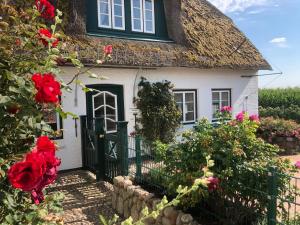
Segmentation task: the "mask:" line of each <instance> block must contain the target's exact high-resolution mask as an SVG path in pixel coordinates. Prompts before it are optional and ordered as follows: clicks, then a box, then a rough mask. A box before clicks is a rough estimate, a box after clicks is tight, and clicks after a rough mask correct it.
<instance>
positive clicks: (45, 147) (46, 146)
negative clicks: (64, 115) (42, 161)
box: [36, 136, 56, 155]
mask: <svg viewBox="0 0 300 225" xmlns="http://www.w3.org/2000/svg"><path fill="white" fill-rule="evenodd" d="M36 148H37V152H38V153H50V154H52V155H55V150H56V147H55V144H54V143H53V141H51V140H50V139H49V138H48V137H47V136H41V137H39V138H38V139H37V142H36Z"/></svg>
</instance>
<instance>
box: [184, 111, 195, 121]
mask: <svg viewBox="0 0 300 225" xmlns="http://www.w3.org/2000/svg"><path fill="white" fill-rule="evenodd" d="M185 120H186V121H194V120H195V118H194V112H188V113H186V114H185Z"/></svg>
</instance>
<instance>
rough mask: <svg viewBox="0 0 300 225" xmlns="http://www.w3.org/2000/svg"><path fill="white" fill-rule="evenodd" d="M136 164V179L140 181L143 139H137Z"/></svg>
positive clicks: (138, 137)
mask: <svg viewBox="0 0 300 225" xmlns="http://www.w3.org/2000/svg"><path fill="white" fill-rule="evenodd" d="M135 162H136V177H137V179H138V180H140V179H141V177H142V158H141V137H140V136H139V135H136V137H135Z"/></svg>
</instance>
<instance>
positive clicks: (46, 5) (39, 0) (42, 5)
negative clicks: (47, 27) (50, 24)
mask: <svg viewBox="0 0 300 225" xmlns="http://www.w3.org/2000/svg"><path fill="white" fill-rule="evenodd" d="M35 5H36V8H37V10H38V11H39V12H40V13H41V17H43V18H44V19H47V20H52V19H53V18H54V17H55V7H54V6H53V5H52V4H51V3H50V2H48V1H47V0H36V1H35Z"/></svg>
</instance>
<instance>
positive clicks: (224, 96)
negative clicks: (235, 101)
mask: <svg viewBox="0 0 300 225" xmlns="http://www.w3.org/2000/svg"><path fill="white" fill-rule="evenodd" d="M224 106H231V90H230V89H214V90H212V111H213V120H216V113H218V112H219V111H220V109H221V108H222V107H224Z"/></svg>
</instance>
